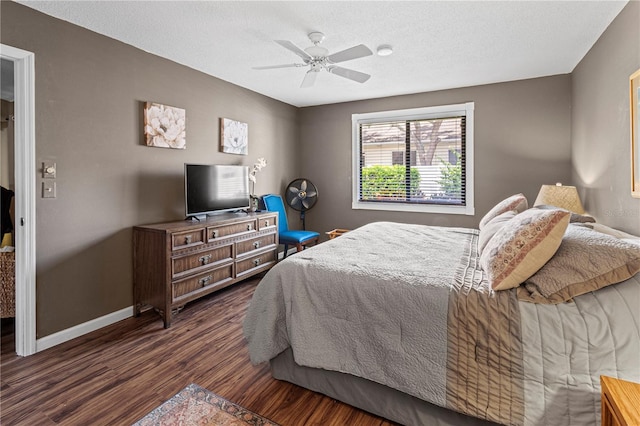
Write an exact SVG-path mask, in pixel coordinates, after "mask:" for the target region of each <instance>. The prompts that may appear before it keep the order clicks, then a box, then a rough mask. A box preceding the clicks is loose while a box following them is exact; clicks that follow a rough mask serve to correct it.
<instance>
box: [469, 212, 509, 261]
mask: <svg viewBox="0 0 640 426" xmlns="http://www.w3.org/2000/svg"><path fill="white" fill-rule="evenodd" d="M517 214H518V212H517V211H515V210H509V211H508V212H504V213H502V214H500V215H498V216H496V217H494V218H493V219H491V220H490V221H489V222H487V224H486V225H484V227H483V228H482V229H481V230H480V235H479V236H478V253H482V250H484V248H485V247H486V246H487V243H488V242H489V240H491V238H492V237H493V236H494V235H495V234H496V232H498V231H499V230H501V229H502V227H503V226H504V225H505V224H506V223H507V222H508V221H510V220H511V219H513V218H514V217H515V216H516V215H517Z"/></svg>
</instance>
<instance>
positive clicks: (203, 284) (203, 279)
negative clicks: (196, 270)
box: [198, 275, 212, 287]
mask: <svg viewBox="0 0 640 426" xmlns="http://www.w3.org/2000/svg"><path fill="white" fill-rule="evenodd" d="M211 278H212V277H211V275H207V276H206V277H204V278H200V279H199V280H198V283H200V285H201V286H202V287H204V286H205V285H207V283H208V282H209V281H211Z"/></svg>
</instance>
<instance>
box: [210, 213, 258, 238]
mask: <svg viewBox="0 0 640 426" xmlns="http://www.w3.org/2000/svg"><path fill="white" fill-rule="evenodd" d="M256 229H258V227H257V219H255V218H251V219H246V220H243V221H239V222H235V223H230V224H227V225H217V226H208V227H207V239H208V240H207V241H208V242H212V241H216V240H220V239H223V238H225V237H233V236H237V235H242V234H246V233H247V232H255V231H256Z"/></svg>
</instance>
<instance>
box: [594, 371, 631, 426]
mask: <svg viewBox="0 0 640 426" xmlns="http://www.w3.org/2000/svg"><path fill="white" fill-rule="evenodd" d="M600 388H601V397H602V426H638V425H640V383H633V382H628V381H626V380H621V379H615V378H613V377H607V376H600Z"/></svg>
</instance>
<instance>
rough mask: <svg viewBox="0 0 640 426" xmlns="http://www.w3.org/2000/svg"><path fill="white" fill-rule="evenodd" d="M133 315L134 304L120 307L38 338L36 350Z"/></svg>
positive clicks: (42, 349) (66, 340)
mask: <svg viewBox="0 0 640 426" xmlns="http://www.w3.org/2000/svg"><path fill="white" fill-rule="evenodd" d="M132 316H133V306H129V307H128V308H124V309H120V310H119V311H116V312H112V313H110V314H107V315H104V316H101V317H100V318H96V319H92V320H91V321H87V322H85V323H82V324H78V325H76V326H73V327H71V328H67V329H66V330H62V331H58V332H57V333H53V334H50V335H49V336H45V337H43V338H41V339H37V340H36V352H40V351H44V350H45V349H49V348H51V347H53V346H56V345H59V344H61V343H64V342H68V341H69V340H72V339H75V338H76V337H80V336H83V335H85V334H87V333H91V332H92V331H96V330H98V329H100V328H102V327H106V326H108V325H111V324H114V323H116V322H118V321H122V320H123V319H127V318H130V317H132Z"/></svg>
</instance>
